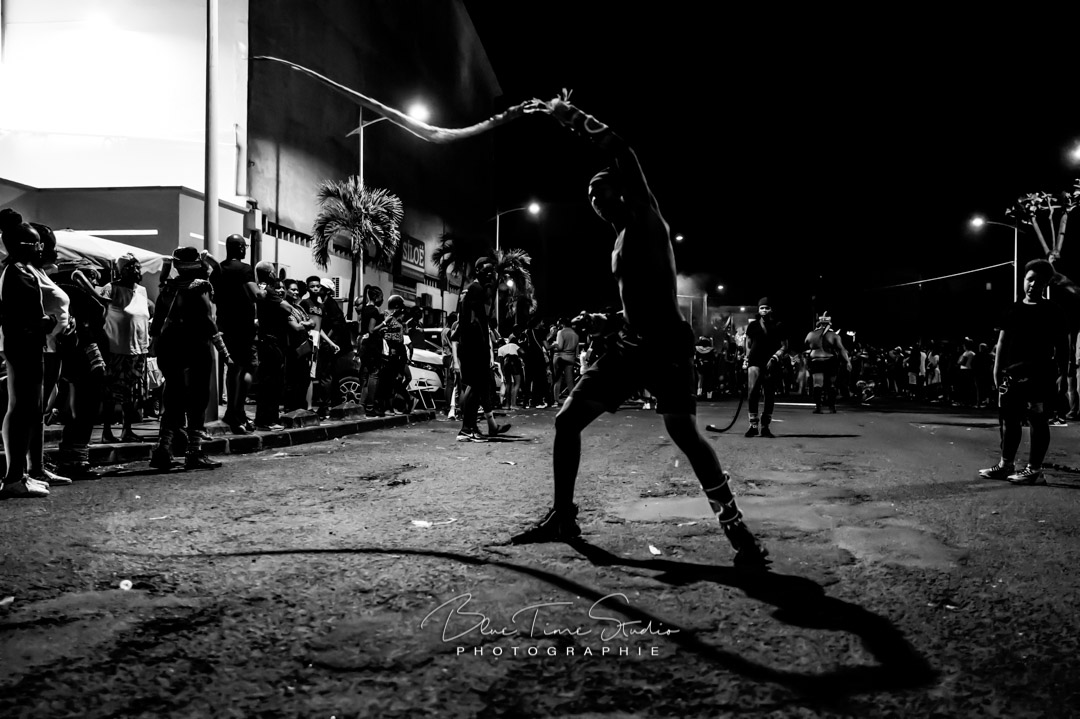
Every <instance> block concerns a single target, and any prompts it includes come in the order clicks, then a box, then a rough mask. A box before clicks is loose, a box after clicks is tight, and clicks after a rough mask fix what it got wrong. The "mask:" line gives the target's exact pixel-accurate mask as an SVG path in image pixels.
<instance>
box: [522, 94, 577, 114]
mask: <svg viewBox="0 0 1080 719" xmlns="http://www.w3.org/2000/svg"><path fill="white" fill-rule="evenodd" d="M571 92H572V91H571V90H567V89H566V88H563V90H562V92H560V93H559V95H558V97H554V98H552V99H550V100H546V101H545V100H540V99H539V98H535V97H534V98H533V99H531V100H526V101H525V102H524V103H522V109H523V110H524V111H525V114H526V115H530V114H532V113H534V112H542V113H544V114H546V115H554V114H556V113H557V112H558V110H559V109H561V108H563V107H566V106H568V105H569V104H570V93H571Z"/></svg>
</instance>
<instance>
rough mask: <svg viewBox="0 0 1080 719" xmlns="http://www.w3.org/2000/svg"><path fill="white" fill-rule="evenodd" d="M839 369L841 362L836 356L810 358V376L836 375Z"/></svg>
mask: <svg viewBox="0 0 1080 719" xmlns="http://www.w3.org/2000/svg"><path fill="white" fill-rule="evenodd" d="M839 369H840V362H839V361H838V360H837V359H836V355H833V356H832V357H811V358H810V367H809V370H810V374H824V375H834V374H836V373H837V371H838V370H839Z"/></svg>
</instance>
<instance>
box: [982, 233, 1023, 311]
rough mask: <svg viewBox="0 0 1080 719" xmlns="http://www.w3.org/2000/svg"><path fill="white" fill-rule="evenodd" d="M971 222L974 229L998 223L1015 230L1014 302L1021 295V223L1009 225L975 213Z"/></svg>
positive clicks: (1013, 264)
mask: <svg viewBox="0 0 1080 719" xmlns="http://www.w3.org/2000/svg"><path fill="white" fill-rule="evenodd" d="M970 224H971V227H972V228H973V229H975V230H981V229H982V228H983V227H984V226H985V225H998V226H1000V227H1009V228H1011V229H1012V231H1013V261H1012V268H1013V293H1012V298H1013V302H1016V300H1017V299H1019V297H1020V283H1019V276H1018V275H1019V272H1020V226H1019V225H1009V224H1006V223H1004V222H994V221H993V220H987V219H986V218H984V217H981V216H979V215H975V216H974V217H972V218H971V223H970Z"/></svg>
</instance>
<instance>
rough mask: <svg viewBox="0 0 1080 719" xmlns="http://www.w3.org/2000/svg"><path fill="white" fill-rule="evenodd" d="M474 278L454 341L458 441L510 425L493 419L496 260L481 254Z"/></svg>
mask: <svg viewBox="0 0 1080 719" xmlns="http://www.w3.org/2000/svg"><path fill="white" fill-rule="evenodd" d="M474 268H475V270H476V275H475V279H473V281H472V282H470V283H469V286H468V287H466V288H465V292H464V293H463V295H462V297H461V304H460V307H459V313H458V322H457V332H456V333H454V334H452V335H451V337H450V339H451V341H452V342H453V343H454V369H455V370H456V371H457V373H458V378H459V380H460V385H461V397H460V410H461V412H460V414H461V430H460V431H458V435H457V441H458V442H486V441H487V440H488V438H490V437H494V436H496V435H499V434H502V433H504V432H506V431H507V430H509V429H510V425H509V424H503V425H500V424H497V423H496V422H495V415H494V414H493V413H494V411H495V375H494V372H493V370H492V364H493V360H492V358H493V356H494V353H493V352H492V348H491V333H490V331H489V325H490V314H491V306H492V304H491V303H492V300H493V297H494V293H495V286H496V283H497V282H498V280H497V273H496V270H495V263H494V262H493V261H492V260H491V259H490V258H488V257H481V258H480V259H478V260H477V261H476V263H475V264H474ZM481 409H482V410H483V412H484V418H485V419H486V420H487V425H488V433H487V436H485V435H483V434H482V433H481V432H480V428H479V426H478V425H477V412H478V411H479V410H481Z"/></svg>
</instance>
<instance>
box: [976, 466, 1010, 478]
mask: <svg viewBox="0 0 1080 719" xmlns="http://www.w3.org/2000/svg"><path fill="white" fill-rule="evenodd" d="M1014 474H1016V467H1014V466H1013V465H1011V464H1006V465H1004V466H1003V465H1001V464H997V465H994V466H993V467H989V468H987V469H980V470H979V476H980V477H982V478H983V479H1010V478H1011V477H1012V475H1014Z"/></svg>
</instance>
